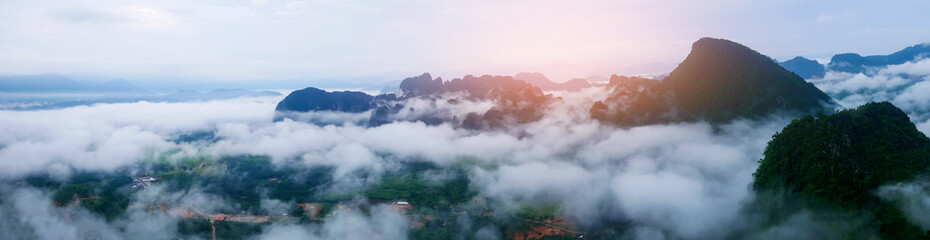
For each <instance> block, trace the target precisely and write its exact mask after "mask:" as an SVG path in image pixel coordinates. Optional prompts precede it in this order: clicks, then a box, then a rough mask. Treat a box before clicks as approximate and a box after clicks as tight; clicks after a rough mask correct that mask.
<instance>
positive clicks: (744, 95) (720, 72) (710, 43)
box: [591, 38, 832, 125]
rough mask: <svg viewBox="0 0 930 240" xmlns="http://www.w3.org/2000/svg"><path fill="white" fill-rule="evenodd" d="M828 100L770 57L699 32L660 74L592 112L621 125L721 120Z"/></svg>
mask: <svg viewBox="0 0 930 240" xmlns="http://www.w3.org/2000/svg"><path fill="white" fill-rule="evenodd" d="M611 99H613V100H611ZM830 104H832V99H830V97H829V96H827V95H826V94H825V93H823V92H822V91H820V90H819V89H817V88H816V87H814V86H813V85H812V84H810V83H808V82H806V81H804V79H802V78H801V77H799V76H798V75H797V74H794V73H792V72H789V71H787V70H785V69H784V68H782V67H781V66H779V65H778V63H776V62H775V61H774V60H772V59H771V58H769V57H766V56H764V55H762V54H760V53H758V52H756V51H754V50H752V49H749V48H748V47H746V46H743V45H740V44H738V43H735V42H732V41H729V40H724V39H713V38H702V39H700V40H698V41H696V42H695V43H694V44H693V45H692V50H691V53H690V54H688V57H687V58H685V60H684V61H682V62H681V63H680V64H679V65H678V67H677V68H675V70H674V71H672V73H671V74H669V76H668V77H666V78H665V79H664V80H662V81H660V82H659V83H658V84H656V85H655V86H653V87H650V88H647V89H645V90H643V91H641V92H637V93H634V94H630V95H629V96H623V97H615V98H612V97H608V100H605V101H603V102H599V103H595V106H594V107H592V109H591V111H592V112H591V114H592V117H593V118H595V119H598V120H601V121H602V122H610V123H615V124H620V125H643V124H654V123H666V122H678V121H708V122H711V123H722V122H728V121H730V120H733V119H737V118H759V117H764V116H766V115H769V114H774V113H779V112H785V113H794V114H807V113H814V112H823V111H828V110H829V109H830V107H829V105H830Z"/></svg>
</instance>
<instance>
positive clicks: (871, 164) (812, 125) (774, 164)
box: [753, 102, 930, 239]
mask: <svg viewBox="0 0 930 240" xmlns="http://www.w3.org/2000/svg"><path fill="white" fill-rule="evenodd" d="M764 156H765V157H764V158H763V159H762V160H761V161H760V165H759V168H758V170H756V173H755V174H753V177H754V178H755V179H754V182H753V189H754V190H756V191H760V192H787V193H789V194H793V195H797V196H799V197H800V199H802V201H801V202H802V205H803V206H801V208H808V209H815V210H816V209H831V210H839V211H840V212H844V213H855V212H863V211H865V212H874V214H875V219H874V221H872V223H874V224H876V225H877V226H874V227H876V228H878V229H879V232H880V233H881V234H882V235H884V237H885V238H889V239H911V238H913V237H914V236H913V235H924V234H925V233H921V232H919V231H918V232H914V231H915V229H914V228H913V226H910V225H908V224H907V223H906V222H903V219H901V217H900V215H901V214H900V213H899V212H897V210H896V209H895V208H893V207H889V206H888V205H887V204H888V203H885V202H882V201H881V200H880V199H879V198H878V197H877V196H876V195H875V191H876V189H877V188H878V187H879V186H882V185H885V184H890V183H896V182H902V181H909V180H912V179H914V178H915V177H917V176H919V175H922V174H926V173H930V171H928V170H930V139H928V138H927V136H925V135H924V134H923V133H921V132H920V131H918V130H917V128H916V127H915V126H914V124H913V123H912V122H911V121H910V119H909V118H908V116H907V114H905V113H904V112H903V111H901V110H900V109H898V108H897V107H895V106H894V105H892V104H891V103H887V102H884V103H869V104H866V105H863V106H860V107H859V108H856V109H848V110H844V111H841V112H837V113H835V114H832V115H826V116H820V117H818V118H814V117H811V116H808V117H804V118H801V119H798V120H795V121H793V122H792V123H791V124H789V125H788V126H786V127H785V128H784V129H783V130H782V131H781V132H780V133H777V134H775V136H773V137H772V140H771V141H770V142H769V143H768V146H767V147H766V149H765V153H764ZM765 201H771V199H766V200H765ZM763 205H765V204H763ZM789 210H792V209H789V208H780V209H776V210H775V211H778V212H789ZM793 210H798V211H799V209H793ZM779 214H784V213H779ZM776 215H777V214H776Z"/></svg>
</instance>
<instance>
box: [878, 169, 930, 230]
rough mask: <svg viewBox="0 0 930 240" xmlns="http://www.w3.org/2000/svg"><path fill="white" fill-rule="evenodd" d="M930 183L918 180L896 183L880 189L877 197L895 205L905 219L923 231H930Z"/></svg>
mask: <svg viewBox="0 0 930 240" xmlns="http://www.w3.org/2000/svg"><path fill="white" fill-rule="evenodd" d="M928 189H930V183H928V182H926V181H924V180H917V181H914V182H908V183H896V184H890V185H886V186H881V187H879V188H878V191H877V192H876V195H878V196H879V197H880V198H882V200H885V201H890V202H893V203H895V206H897V207H898V208H899V209H900V210H901V212H902V213H904V217H905V218H906V219H907V220H908V221H909V222H911V223H913V224H915V225H917V226H919V227H920V228H921V230H923V231H928V230H930V192H928Z"/></svg>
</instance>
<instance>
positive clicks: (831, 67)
mask: <svg viewBox="0 0 930 240" xmlns="http://www.w3.org/2000/svg"><path fill="white" fill-rule="evenodd" d="M926 56H930V43H923V44H917V45H914V46H910V47H906V48H904V49H902V50H901V51H897V52H895V53H892V54H889V55H872V56H864V57H863V56H862V55H859V54H856V53H842V54H836V55H833V57H832V58H830V62H829V63H827V64H826V66H824V65H823V64H820V63H818V62H817V61H814V60H810V59H807V58H804V57H800V56H799V57H795V58H792V59H791V60H788V61H784V62H781V63H779V65H781V66H782V67H784V68H785V69H788V70H789V71H792V72H794V73H797V74H798V75H800V76H801V77H803V78H805V79H809V78H821V77H823V76H824V74H825V73H826V72H828V71H836V72H847V73H868V69H869V68H882V67H887V66H889V65H898V64H903V63H906V62H910V61H916V60H920V59H922V58H924V57H926Z"/></svg>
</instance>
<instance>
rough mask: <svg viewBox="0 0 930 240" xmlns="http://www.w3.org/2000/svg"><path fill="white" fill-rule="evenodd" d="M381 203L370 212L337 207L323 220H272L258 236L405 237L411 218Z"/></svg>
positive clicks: (388, 239) (269, 237)
mask: <svg viewBox="0 0 930 240" xmlns="http://www.w3.org/2000/svg"><path fill="white" fill-rule="evenodd" d="M388 208H389V207H388V206H386V205H379V206H375V207H374V208H373V209H372V210H371V214H370V215H364V214H362V213H360V212H359V211H337V212H336V213H335V214H334V216H332V217H328V218H327V219H326V221H325V222H324V223H323V224H311V225H292V224H272V225H271V226H269V227H266V228H265V229H264V231H263V233H262V234H261V235H260V236H258V237H256V238H257V239H269V240H270V239H384V240H393V239H406V238H407V230H408V222H407V219H406V218H404V216H403V215H400V214H398V213H396V212H393V211H390V210H388Z"/></svg>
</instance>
